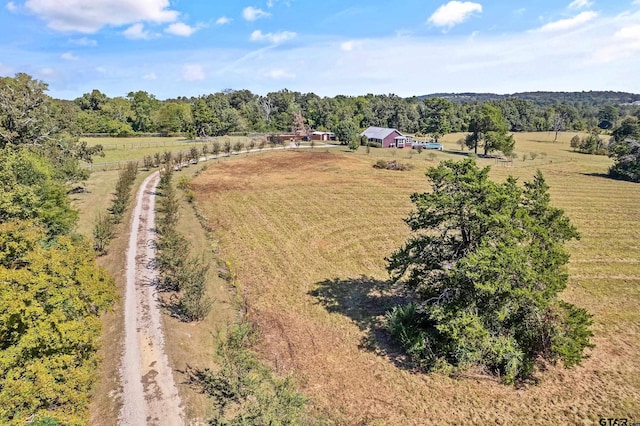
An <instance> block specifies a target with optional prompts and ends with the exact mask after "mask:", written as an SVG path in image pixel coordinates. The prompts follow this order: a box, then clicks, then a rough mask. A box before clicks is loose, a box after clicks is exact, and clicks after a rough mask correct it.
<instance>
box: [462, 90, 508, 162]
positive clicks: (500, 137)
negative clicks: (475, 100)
mask: <svg viewBox="0 0 640 426" xmlns="http://www.w3.org/2000/svg"><path fill="white" fill-rule="evenodd" d="M507 130H508V126H507V121H506V120H505V119H504V116H503V115H502V112H500V109H499V108H498V107H496V106H495V105H492V104H490V103H484V104H482V105H480V106H478V107H477V108H475V109H474V110H473V111H472V113H471V119H470V122H469V132H470V133H469V134H468V135H467V137H466V139H465V143H466V145H467V147H468V148H469V149H473V150H474V152H475V153H478V147H479V145H480V144H481V143H482V144H483V148H484V155H487V154H488V153H490V152H492V151H502V152H504V153H505V154H508V153H511V152H513V148H514V146H515V140H514V139H513V136H512V135H509V134H507Z"/></svg>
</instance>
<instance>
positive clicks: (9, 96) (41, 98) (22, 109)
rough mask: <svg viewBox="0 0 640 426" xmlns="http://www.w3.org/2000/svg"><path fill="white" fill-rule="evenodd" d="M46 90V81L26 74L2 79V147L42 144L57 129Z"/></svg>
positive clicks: (0, 115)
mask: <svg viewBox="0 0 640 426" xmlns="http://www.w3.org/2000/svg"><path fill="white" fill-rule="evenodd" d="M46 90H47V85H46V84H45V83H43V82H42V81H39V80H34V79H33V78H32V77H31V76H29V75H27V74H24V73H18V74H16V76H15V77H14V78H12V77H2V78H0V148H2V147H5V146H6V145H13V146H19V145H31V146H40V145H43V144H44V143H45V142H46V141H47V140H48V139H49V138H50V137H51V136H53V135H54V134H55V133H56V132H57V131H58V129H57V128H56V127H55V123H54V120H53V119H52V117H51V115H50V113H49V109H50V105H49V102H50V99H49V97H48V96H47V95H46V93H45V91H46Z"/></svg>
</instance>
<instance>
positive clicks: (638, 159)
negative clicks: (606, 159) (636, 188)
mask: <svg viewBox="0 0 640 426" xmlns="http://www.w3.org/2000/svg"><path fill="white" fill-rule="evenodd" d="M609 156H610V157H612V158H613V159H614V160H615V164H614V165H613V166H611V168H610V169H609V175H610V176H611V177H613V178H615V179H623V180H628V181H631V182H640V143H639V142H638V141H637V140H635V139H625V140H621V141H617V140H615V139H614V140H613V141H612V142H611V143H610V144H609Z"/></svg>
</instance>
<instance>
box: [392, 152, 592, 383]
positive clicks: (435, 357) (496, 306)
mask: <svg viewBox="0 0 640 426" xmlns="http://www.w3.org/2000/svg"><path fill="white" fill-rule="evenodd" d="M427 177H428V178H429V181H430V182H431V186H432V188H433V190H432V192H430V193H422V194H414V195H413V196H412V197H411V199H412V201H413V203H414V204H415V206H416V210H415V211H413V212H412V213H411V214H410V216H409V218H408V219H407V220H406V222H407V224H408V225H409V227H410V228H411V230H412V231H413V235H412V236H411V237H410V238H409V240H408V241H407V243H406V245H405V246H403V247H402V248H400V249H399V250H398V251H396V252H395V253H393V255H392V256H391V257H390V258H389V259H388V271H389V273H390V274H391V277H392V279H393V280H394V281H397V282H400V283H402V284H403V285H404V286H406V288H407V289H408V290H409V291H410V293H411V294H413V296H414V301H413V302H412V303H410V304H409V305H406V306H401V307H397V308H395V309H394V310H393V311H392V312H391V313H390V314H389V315H388V324H389V328H390V330H391V331H392V333H393V334H394V335H395V336H396V337H397V338H398V339H399V340H400V341H401V342H402V343H403V344H404V346H405V347H406V348H407V351H408V352H409V354H410V355H411V356H412V357H413V358H414V360H416V361H417V362H418V363H420V364H421V365H423V366H424V367H425V368H426V369H427V370H434V369H438V368H445V369H454V370H459V369H466V368H469V367H473V366H479V367H483V368H485V369H486V370H487V371H490V372H492V373H494V374H496V375H498V376H500V377H501V378H502V380H503V381H505V382H509V383H510V382H513V381H515V380H518V379H523V378H527V377H529V376H530V375H531V374H532V372H533V371H534V366H535V362H536V360H538V359H539V358H541V359H545V360H547V361H550V362H563V363H564V365H565V366H567V367H570V366H573V365H576V364H579V363H580V361H581V360H582V359H583V358H584V357H585V355H584V350H585V349H586V348H588V347H590V346H591V343H590V341H589V339H590V337H591V335H592V333H591V331H590V330H589V325H590V324H591V320H590V315H589V314H588V313H587V312H586V311H585V310H584V309H581V308H577V307H575V306H573V305H571V304H569V303H566V302H564V301H562V300H560V299H559V298H558V295H559V294H560V293H561V292H562V290H564V289H565V287H566V285H567V279H568V275H567V270H566V263H567V261H568V259H569V256H568V254H567V253H566V251H565V250H564V248H563V244H564V243H565V242H566V241H569V240H571V239H574V238H578V232H577V230H576V229H575V228H574V227H573V225H571V223H570V222H569V219H568V218H567V217H566V216H565V215H564V213H563V212H562V210H560V209H558V208H555V207H553V206H551V204H550V197H549V192H548V186H547V184H546V183H545V181H544V178H543V176H542V174H541V173H540V172H538V173H537V174H536V175H535V177H534V179H533V181H531V182H526V183H525V184H524V188H520V187H519V186H518V185H517V182H516V180H515V179H514V178H512V177H510V178H508V179H507V181H506V182H505V183H501V184H499V183H495V182H493V181H491V180H490V179H489V168H488V167H487V168H484V169H480V168H478V167H477V165H476V164H475V162H473V161H472V160H465V161H462V162H454V161H445V162H443V163H442V164H440V165H439V166H438V167H434V168H430V169H429V170H428V171H427Z"/></svg>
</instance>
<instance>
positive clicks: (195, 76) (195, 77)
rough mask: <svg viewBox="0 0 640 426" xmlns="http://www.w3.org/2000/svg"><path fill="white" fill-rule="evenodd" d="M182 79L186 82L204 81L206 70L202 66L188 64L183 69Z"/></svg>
mask: <svg viewBox="0 0 640 426" xmlns="http://www.w3.org/2000/svg"><path fill="white" fill-rule="evenodd" d="M182 79H183V80H186V81H200V80H204V79H205V73H204V68H203V67H202V65H200V64H187V65H185V66H183V67H182Z"/></svg>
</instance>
